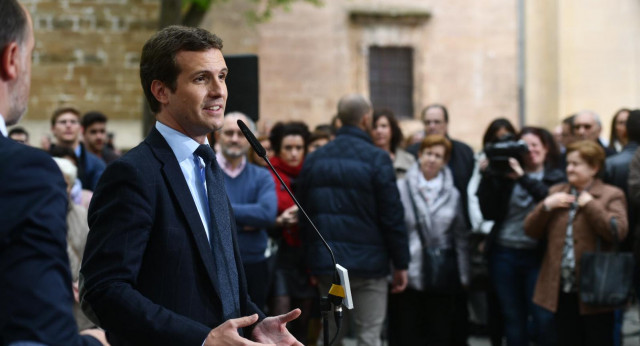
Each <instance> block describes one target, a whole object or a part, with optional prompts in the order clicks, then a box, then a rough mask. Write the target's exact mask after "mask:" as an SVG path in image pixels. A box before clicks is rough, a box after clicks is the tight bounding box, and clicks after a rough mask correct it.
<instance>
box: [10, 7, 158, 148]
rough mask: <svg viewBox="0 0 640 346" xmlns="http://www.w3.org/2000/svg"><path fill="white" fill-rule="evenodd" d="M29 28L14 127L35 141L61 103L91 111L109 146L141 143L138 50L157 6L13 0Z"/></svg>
mask: <svg viewBox="0 0 640 346" xmlns="http://www.w3.org/2000/svg"><path fill="white" fill-rule="evenodd" d="M21 2H22V3H23V4H24V5H25V6H26V7H27V10H28V11H29V12H30V13H31V15H32V17H33V22H34V34H35V38H36V46H35V50H34V54H33V70H32V80H31V97H30V99H29V110H28V112H27V114H26V116H25V118H24V120H23V123H22V125H23V126H25V127H28V129H29V130H31V132H32V138H34V139H37V138H39V136H40V135H41V134H42V133H47V132H49V122H48V120H49V118H50V116H51V113H52V112H53V111H54V110H55V109H56V108H58V107H60V106H63V105H73V106H75V107H77V108H78V109H80V111H81V112H86V111H90V110H99V111H102V112H104V113H105V114H106V115H107V116H108V117H109V118H110V120H111V124H110V125H109V129H110V130H114V131H115V132H116V133H117V137H116V141H117V144H118V145H120V146H122V147H131V146H133V145H135V144H136V143H138V142H139V141H140V139H141V137H142V133H141V132H142V130H141V126H140V118H141V112H142V107H143V105H142V100H143V99H142V97H143V96H142V89H141V87H140V79H139V77H138V71H139V68H138V65H139V58H140V51H141V49H142V45H143V44H144V42H145V41H146V40H147V39H148V38H149V36H151V35H152V34H153V33H154V32H155V30H156V28H157V22H158V15H159V1H157V0H84V1H82V0H21Z"/></svg>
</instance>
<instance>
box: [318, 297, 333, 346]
mask: <svg viewBox="0 0 640 346" xmlns="http://www.w3.org/2000/svg"><path fill="white" fill-rule="evenodd" d="M330 313H331V303H330V302H329V298H328V297H321V298H320V314H321V315H322V340H323V341H322V342H323V344H324V346H329V343H330V341H331V338H330V336H329V315H330Z"/></svg>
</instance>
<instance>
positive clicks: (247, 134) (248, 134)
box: [238, 119, 293, 198]
mask: <svg viewBox="0 0 640 346" xmlns="http://www.w3.org/2000/svg"><path fill="white" fill-rule="evenodd" d="M238 126H239V127H240V131H242V134H243V135H244V137H245V138H246V139H247V140H248V141H249V144H251V147H252V148H253V150H254V151H255V152H256V154H258V156H260V157H261V158H263V159H265V160H266V161H267V162H269V160H268V159H267V151H266V150H265V149H264V147H263V146H262V144H260V142H258V139H256V136H254V135H253V132H251V130H249V128H248V127H247V125H246V124H245V123H244V122H243V121H242V120H240V119H238ZM276 174H278V173H276ZM291 197H292V198H293V196H291Z"/></svg>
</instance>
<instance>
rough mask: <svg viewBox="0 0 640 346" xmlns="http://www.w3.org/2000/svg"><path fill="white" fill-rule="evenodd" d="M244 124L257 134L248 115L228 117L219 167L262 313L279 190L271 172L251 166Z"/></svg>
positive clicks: (252, 290) (246, 269) (253, 293)
mask: <svg viewBox="0 0 640 346" xmlns="http://www.w3.org/2000/svg"><path fill="white" fill-rule="evenodd" d="M238 120H242V121H243V122H244V123H246V124H247V126H248V127H249V128H250V129H251V130H252V131H253V130H255V124H254V123H253V121H251V120H250V119H249V118H247V116H246V115H244V114H242V113H239V112H233V113H229V114H227V115H225V117H224V122H223V123H222V130H220V132H219V136H218V140H217V143H218V144H219V145H220V151H218V153H217V154H216V156H217V160H218V164H219V165H220V168H222V172H223V173H224V185H225V188H226V190H227V195H228V196H229V200H230V201H231V208H232V209H233V214H234V216H235V221H236V227H237V229H238V246H239V247H240V256H241V257H242V265H243V266H244V272H245V275H246V277H247V288H248V291H249V296H250V297H251V300H252V301H253V302H254V303H255V304H256V305H257V306H258V307H259V308H261V309H263V308H264V306H265V303H266V301H267V291H268V289H269V286H268V285H267V284H265V283H266V282H268V281H269V268H268V267H267V257H266V255H265V254H266V252H267V242H268V240H269V236H268V235H267V228H269V227H271V226H273V224H274V223H275V221H276V216H277V211H278V198H277V197H276V187H275V184H274V182H273V178H271V174H270V173H269V171H267V170H266V169H264V167H260V166H256V165H254V164H252V163H249V162H247V151H248V150H249V141H247V139H246V138H245V137H244V135H243V134H242V131H240V128H239V127H238Z"/></svg>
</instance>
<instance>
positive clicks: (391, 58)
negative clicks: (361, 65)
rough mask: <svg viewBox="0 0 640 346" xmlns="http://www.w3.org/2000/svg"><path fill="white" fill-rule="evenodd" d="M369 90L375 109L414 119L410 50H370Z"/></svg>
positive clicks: (397, 48) (379, 48)
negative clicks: (383, 109) (387, 109)
mask: <svg viewBox="0 0 640 346" xmlns="http://www.w3.org/2000/svg"><path fill="white" fill-rule="evenodd" d="M369 91H370V93H371V103H372V104H373V107H374V108H389V109H391V110H392V111H393V112H394V113H395V115H396V117H398V118H413V48H410V47H376V46H371V47H369Z"/></svg>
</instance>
